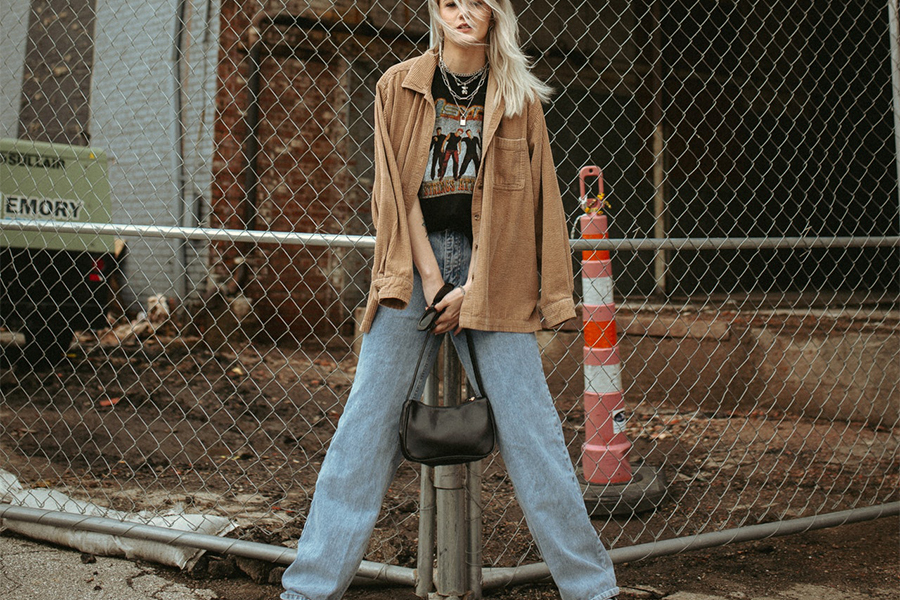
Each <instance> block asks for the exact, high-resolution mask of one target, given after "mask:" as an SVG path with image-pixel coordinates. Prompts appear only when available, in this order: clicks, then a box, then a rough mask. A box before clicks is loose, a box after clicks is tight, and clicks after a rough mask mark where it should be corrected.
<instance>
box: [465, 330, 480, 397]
mask: <svg viewBox="0 0 900 600" xmlns="http://www.w3.org/2000/svg"><path fill="white" fill-rule="evenodd" d="M464 334H465V336H466V346H468V347H469V358H470V359H472V370H473V371H475V385H477V386H478V393H479V394H480V396H481V397H482V398H483V397H484V384H483V383H481V371H479V370H478V360H477V359H476V358H475V343H474V342H473V341H472V336H471V335H469V330H468V329H465V330H464Z"/></svg>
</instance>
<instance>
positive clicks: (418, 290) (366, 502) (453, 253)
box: [281, 0, 618, 600]
mask: <svg viewBox="0 0 900 600" xmlns="http://www.w3.org/2000/svg"><path fill="white" fill-rule="evenodd" d="M428 2H429V13H430V16H431V38H432V47H431V49H430V50H429V51H428V52H427V53H425V54H424V55H422V56H420V57H418V58H415V59H412V60H408V61H406V62H403V63H401V64H399V65H395V66H394V67H392V68H390V69H389V70H388V71H387V72H386V73H385V74H384V76H383V77H382V78H381V80H380V81H379V82H378V86H377V89H376V95H375V183H374V189H373V192H372V194H373V198H372V215H373V220H374V223H375V226H376V229H377V236H376V243H375V257H374V265H373V272H372V285H371V288H370V290H369V299H368V304H367V307H366V312H365V317H364V320H363V323H362V329H363V332H364V336H363V342H362V347H361V352H360V359H359V364H358V367H357V372H356V377H355V380H354V382H353V388H352V390H351V392H350V396H349V398H348V400H347V405H346V408H345V410H344V413H343V415H342V416H341V419H340V425H339V427H338V429H337V432H336V433H335V435H334V438H333V440H332V442H331V446H330V448H329V450H328V453H327V456H326V458H325V461H324V462H323V464H322V470H321V472H320V474H319V479H318V482H317V484H316V491H315V495H314V497H313V502H312V506H311V507H310V513H309V517H308V519H307V521H306V524H305V526H304V529H303V534H302V536H301V538H300V542H299V545H298V550H297V558H296V560H295V561H294V563H293V564H292V565H291V566H290V567H289V568H288V569H287V571H286V572H285V574H284V578H283V580H282V583H283V584H284V587H285V591H284V593H283V594H282V596H281V597H282V598H283V599H284V600H338V599H339V598H340V597H341V596H342V595H343V593H344V591H345V590H346V589H347V586H348V585H349V584H350V581H351V579H352V577H353V575H354V573H355V572H356V570H357V568H358V567H359V564H360V562H361V561H362V558H363V555H364V553H365V550H366V546H367V543H368V540H369V536H370V535H371V532H372V529H373V527H374V526H375V521H376V519H377V517H378V513H379V511H380V508H381V503H382V499H383V497H384V494H385V493H386V491H387V488H388V485H389V484H390V482H391V480H392V479H393V476H394V473H395V471H396V469H397V467H398V465H399V463H400V460H401V454H400V449H399V441H398V436H397V429H398V423H399V419H400V410H401V405H402V402H403V399H404V397H405V395H406V392H407V387H408V386H409V381H410V379H409V378H412V377H413V368H414V366H415V364H416V359H417V357H418V355H419V352H420V350H421V348H422V342H423V339H424V338H423V337H422V336H427V335H430V334H428V333H425V332H421V331H419V330H418V329H417V322H418V321H419V319H420V317H421V316H422V315H423V313H424V311H425V309H426V306H428V305H432V304H433V300H434V299H435V297H436V296H437V295H438V292H439V291H441V292H442V294H443V298H442V299H441V300H440V301H439V302H437V303H436V304H434V308H435V309H436V310H437V311H438V313H439V315H440V316H439V318H438V319H437V322H436V326H435V328H434V329H433V332H434V333H435V334H436V336H432V337H430V338H429V343H428V345H427V350H426V357H427V361H426V365H427V366H430V365H431V364H433V361H434V359H435V356H436V354H437V351H438V346H439V343H440V340H441V337H437V336H439V335H440V334H443V333H447V332H454V333H455V334H458V333H459V332H460V331H461V330H462V329H463V328H466V329H469V330H471V331H470V332H469V334H470V335H471V336H472V340H473V342H474V344H475V347H476V349H477V350H476V354H477V358H478V366H479V369H480V371H481V376H482V379H483V380H484V385H485V388H486V389H485V390H483V391H484V392H485V394H486V395H487V397H489V398H490V399H491V404H492V407H493V411H494V416H495V420H496V424H497V434H498V444H499V449H500V451H501V453H502V454H503V458H504V462H505V463H506V466H507V469H508V471H509V474H510V478H511V479H512V482H513V485H514V487H515V491H516V496H517V498H518V501H519V504H520V505H521V507H522V510H523V511H524V513H525V516H526V518H527V521H528V525H529V528H530V530H531V532H532V535H533V536H534V538H535V540H536V541H537V544H538V546H539V547H540V550H541V553H542V555H543V558H544V560H545V561H546V563H547V565H548V567H549V568H550V572H551V573H552V575H553V578H554V580H555V582H556V584H557V586H558V587H559V590H560V593H561V595H562V598H563V599H564V600H601V599H605V598H613V597H615V596H616V594H617V593H618V588H617V587H616V582H615V575H614V572H613V566H612V562H611V561H610V559H609V555H608V554H607V553H606V550H604V548H603V546H602V545H601V543H600V540H599V538H598V537H597V534H596V532H595V531H594V529H593V527H592V526H591V523H590V519H589V517H588V515H587V512H586V510H585V507H584V503H583V501H582V498H581V489H580V487H579V485H578V482H577V481H576V479H575V473H574V470H573V468H572V463H571V461H570V459H569V455H568V452H567V450H566V447H565V442H564V439H563V434H562V428H561V426H560V422H559V417H558V415H557V413H556V409H555V408H554V406H553V400H552V398H551V397H550V393H549V390H548V389H547V383H546V380H545V378H544V373H543V369H542V366H541V358H540V352H539V349H538V345H537V342H536V339H535V335H534V332H535V331H536V330H537V329H540V327H541V318H540V315H539V310H540V313H542V314H543V318H544V321H545V322H546V324H547V325H548V326H551V327H552V326H555V325H558V324H559V323H561V322H563V321H565V320H567V319H570V318H572V317H574V316H575V309H574V304H573V301H572V285H573V281H572V268H571V259H570V250H569V245H568V234H567V230H566V222H565V214H564V212H563V208H562V201H561V199H560V194H559V189H558V185H557V182H556V173H555V170H554V167H553V159H552V156H551V152H550V146H549V138H548V135H547V128H546V124H545V122H544V114H543V109H542V107H541V100H546V99H547V98H548V96H549V92H550V90H549V88H548V87H547V86H546V85H545V84H543V83H542V82H540V81H539V80H538V79H537V78H536V77H534V75H532V74H531V73H530V72H529V70H528V64H527V60H526V58H525V56H524V55H523V53H522V51H521V50H520V48H519V45H518V25H517V23H516V18H515V15H514V14H513V11H512V7H511V4H510V2H509V0H486V1H484V2H477V1H474V0H428ZM439 129H440V130H441V131H444V132H450V131H458V130H460V129H462V130H463V131H465V130H471V131H472V135H473V136H474V137H478V138H480V139H481V140H482V142H481V157H480V158H481V161H480V164H478V165H476V166H477V167H478V168H477V172H476V174H475V175H474V176H473V175H472V174H471V173H461V172H459V170H458V169H457V172H456V173H453V174H452V176H451V174H449V173H447V174H445V173H443V171H444V168H441V169H439V171H441V172H440V173H435V172H434V169H433V167H432V168H429V165H434V160H435V155H434V152H438V151H441V152H443V153H444V155H442V156H440V157H438V158H439V159H440V160H441V161H442V162H444V161H445V160H446V157H445V155H446V148H443V149H439V147H440V146H441V145H440V144H438V148H435V144H434V143H433V141H434V139H435V136H440V135H441V134H440V132H439ZM443 145H444V146H445V145H446V144H443ZM445 164H446V163H444V165H445ZM454 168H457V167H456V165H454ZM448 284H449V285H448ZM451 288H452V290H451V291H449V293H447V290H448V289H451ZM451 339H452V340H453V343H454V344H455V345H456V349H457V352H458V353H459V355H460V357H461V360H462V361H463V364H464V366H465V367H466V370H467V372H472V371H471V363H470V361H469V353H468V351H467V348H466V343H465V339H464V337H463V336H459V337H457V336H456V335H454V336H451ZM429 370H430V369H429V368H427V367H426V368H425V369H422V370H421V372H420V373H419V374H418V381H417V382H416V385H417V388H416V390H417V394H418V393H421V390H422V388H423V386H424V382H425V378H426V376H427V372H428V371H429Z"/></svg>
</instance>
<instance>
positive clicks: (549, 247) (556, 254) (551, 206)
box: [528, 100, 575, 327]
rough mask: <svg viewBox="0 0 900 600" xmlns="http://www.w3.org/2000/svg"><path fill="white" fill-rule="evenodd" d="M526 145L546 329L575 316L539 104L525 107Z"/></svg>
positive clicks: (562, 220)
mask: <svg viewBox="0 0 900 600" xmlns="http://www.w3.org/2000/svg"><path fill="white" fill-rule="evenodd" d="M528 145H529V148H530V150H531V179H532V190H533V193H534V195H535V236H536V237H535V247H536V248H537V253H538V268H539V269H540V273H541V297H540V304H539V306H540V310H541V314H542V315H543V317H544V324H545V325H546V326H547V327H555V326H557V325H559V324H561V323H563V322H565V321H567V320H569V319H572V318H574V317H575V302H574V301H573V299H572V293H573V291H574V287H575V286H574V281H573V276H572V250H571V248H570V246H569V232H568V229H567V227H566V214H565V210H564V209H563V204H562V197H561V195H560V193H559V183H558V182H557V179H556V167H555V166H554V164H553V153H552V152H551V149H550V136H549V135H548V133H547V124H546V121H545V119H544V109H543V107H542V106H541V103H540V101H537V100H536V101H535V102H534V103H532V105H531V106H529V108H528Z"/></svg>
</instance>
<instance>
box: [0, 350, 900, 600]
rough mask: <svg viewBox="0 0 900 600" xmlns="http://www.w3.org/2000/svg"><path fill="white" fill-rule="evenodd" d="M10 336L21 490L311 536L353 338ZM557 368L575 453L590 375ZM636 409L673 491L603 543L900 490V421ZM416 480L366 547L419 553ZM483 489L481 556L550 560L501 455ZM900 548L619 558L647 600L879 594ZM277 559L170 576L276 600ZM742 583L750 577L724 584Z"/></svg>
mask: <svg viewBox="0 0 900 600" xmlns="http://www.w3.org/2000/svg"><path fill="white" fill-rule="evenodd" d="M14 350H15V349H14V348H5V352H4V354H3V355H0V371H3V377H2V378H0V385H2V395H3V401H2V403H0V459H2V460H3V461H4V462H5V468H6V469H7V470H10V471H12V472H13V473H15V474H16V475H17V477H18V478H19V479H20V481H21V482H22V484H23V485H25V486H26V487H27V486H32V487H51V488H54V489H59V490H61V491H64V492H66V493H68V494H70V495H72V496H74V497H77V498H79V499H85V500H90V501H92V502H95V503H97V504H100V505H101V506H109V507H110V508H114V509H118V510H123V511H138V510H150V511H157V510H161V509H169V508H172V507H173V506H181V507H184V508H185V509H186V510H188V511H191V512H209V513H213V514H219V515H225V516H229V517H231V518H233V519H234V520H235V521H236V522H237V523H238V525H239V528H238V529H237V530H236V531H235V532H233V533H232V534H230V535H233V536H236V537H240V538H242V539H248V540H254V541H261V542H266V543H272V544H280V545H282V544H283V545H289V544H290V543H291V542H292V541H294V540H296V538H297V535H298V534H299V532H300V531H301V530H302V526H303V520H304V516H305V514H306V510H307V508H308V506H309V501H310V498H311V495H312V491H313V489H314V486H315V480H316V477H317V474H318V470H319V466H320V465H321V461H322V459H323V457H324V454H325V449H326V447H327V444H328V441H329V439H330V437H331V435H332V434H333V432H334V430H335V427H336V424H337V422H338V420H339V419H340V415H341V412H342V407H343V404H342V403H343V401H344V400H345V399H346V395H347V392H348V390H349V388H350V384H351V382H352V379H353V375H354V372H355V367H356V362H355V355H354V354H353V352H352V348H351V346H350V343H349V342H348V340H346V339H344V338H335V339H333V340H331V341H329V342H328V343H325V344H313V345H304V346H302V347H299V348H293V349H285V348H280V347H277V346H272V345H268V346H267V345H259V344H256V345H254V344H249V343H234V344H231V345H226V346H222V347H217V348H210V347H209V345H207V344H204V343H203V342H202V340H200V339H198V338H191V337H186V336H177V335H164V334H162V333H160V332H158V333H157V334H154V335H151V336H149V337H145V338H144V339H138V338H136V337H134V336H131V337H129V339H127V340H124V341H123V340H122V339H117V338H116V337H115V336H113V335H111V333H110V332H106V333H105V334H104V335H101V336H99V337H97V336H92V335H90V334H88V335H85V336H82V337H81V338H80V339H79V341H78V344H77V345H76V346H73V348H72V350H71V351H70V354H69V357H68V358H67V359H66V361H65V362H64V363H63V364H61V365H59V366H58V367H57V368H56V369H55V370H53V371H52V372H43V373H38V372H34V371H29V370H24V371H22V370H18V371H14V370H10V369H9V368H8V367H9V364H10V363H11V362H13V361H14ZM545 367H546V368H547V371H548V373H549V377H548V381H549V383H550V387H551V391H552V392H553V394H554V396H555V397H556V398H557V407H558V409H559V411H560V416H561V418H562V421H563V429H564V433H565V435H566V439H567V442H568V443H569V448H570V452H571V454H572V459H573V462H575V463H576V464H578V463H579V462H580V461H579V449H580V448H581V444H582V443H583V437H584V412H583V409H582V402H581V397H582V392H583V389H582V381H583V377H582V376H581V374H580V372H575V371H572V372H565V370H563V369H561V368H560V367H559V365H545ZM4 369H5V370H4ZM632 410H633V414H632V418H631V419H630V420H629V424H628V428H627V433H628V436H629V439H631V440H632V443H633V449H632V457H633V460H636V461H639V462H643V463H644V464H647V465H651V466H653V467H654V468H656V469H658V472H659V473H660V474H661V476H663V477H664V478H665V480H666V482H667V489H666V496H665V499H664V500H663V501H662V503H661V504H660V505H659V506H658V507H657V509H656V510H653V511H650V512H648V513H643V514H640V515H634V516H632V517H631V518H617V519H606V518H604V519H597V520H595V521H594V524H595V526H596V528H597V529H598V533H599V534H600V536H601V538H602V539H603V541H604V543H606V544H607V545H608V546H612V547H625V546H629V545H633V544H638V543H645V542H650V541H653V540H654V539H668V538H674V537H682V536H687V535H692V534H696V533H701V532H705V531H715V530H720V529H728V528H733V527H738V526H741V525H749V524H755V523H764V522H770V521H775V520H780V519H789V518H795V517H800V516H808V515H811V514H818V513H826V512H831V511H835V510H842V509H846V508H852V507H863V506H869V505H872V504H880V503H883V502H889V501H894V500H897V499H898V498H900V464H898V460H900V453H898V445H900V432H898V431H896V430H893V429H883V428H872V427H867V426H865V425H862V424H857V423H837V422H828V421H815V420H811V419H805V418H800V417H796V416H792V415H787V414H784V413H782V412H778V411H773V410H758V411H749V412H744V413H738V412H733V411H732V412H728V413H715V412H713V413H710V412H703V411H699V410H697V408H696V407H680V406H675V405H666V404H659V405H650V404H649V403H641V402H635V404H634V407H633V409H632ZM418 488H419V476H418V472H417V470H416V469H415V468H413V467H412V466H411V465H406V464H405V465H404V466H402V467H401V469H400V472H399V473H398V476H397V478H396V479H395V481H394V484H393V485H392V486H391V489H390V490H389V492H388V495H387V498H386V500H385V505H384V510H383V513H382V518H381V519H380V521H379V523H378V524H377V526H376V530H375V533H374V535H373V539H372V543H371V545H370V549H369V553H368V554H367V556H366V558H367V559H368V560H373V561H380V562H385V563H389V564H395V565H400V566H405V567H413V566H414V565H415V538H416V537H417V527H418V522H417V510H418ZM483 498H484V500H485V508H484V522H485V529H484V531H485V533H484V559H485V562H486V564H489V565H491V566H512V565H515V564H528V563H532V562H536V561H537V560H539V557H538V554H537V551H536V548H535V546H534V542H533V541H532V539H531V537H530V535H529V533H528V531H527V527H526V526H525V523H524V519H523V517H522V513H521V511H520V509H519V508H518V505H517V504H516V503H515V500H514V495H513V490H512V485H511V483H510V482H509V480H508V478H507V477H506V474H505V470H504V468H503V464H502V460H501V459H500V458H499V456H497V457H495V458H494V459H493V460H491V461H490V462H489V463H488V464H487V465H486V467H485V472H484V480H483ZM888 525H890V526H888ZM897 549H898V542H897V521H896V519H894V520H882V521H878V522H876V523H874V524H863V525H856V526H847V527H843V528H838V529H834V530H825V531H822V532H817V533H809V534H805V535H801V536H793V537H791V538H782V539H776V540H770V541H767V542H757V543H748V544H742V545H736V546H729V547H726V548H722V549H718V550H709V551H702V552H695V553H690V554H685V555H683V556H677V557H670V558H660V559H655V560H648V561H644V562H641V563H637V564H634V565H624V566H622V567H621V568H620V571H619V572H620V577H621V580H622V582H623V585H625V586H630V587H634V588H635V589H637V588H641V589H644V588H646V589H651V588H652V590H656V591H652V592H647V593H648V594H650V595H644V596H640V594H639V593H638V592H635V593H636V594H638V595H633V596H632V597H635V598H637V597H645V598H655V597H662V595H664V594H665V593H668V592H667V590H673V589H685V590H696V591H703V590H704V589H708V586H710V585H714V586H717V589H724V590H733V591H734V592H735V593H737V592H740V591H741V589H740V588H741V586H748V589H753V590H765V589H766V586H769V585H785V584H787V583H790V582H793V581H806V580H810V581H821V582H822V583H825V584H827V585H831V584H832V583H833V584H835V585H837V584H838V583H840V584H841V585H847V584H848V582H856V581H859V582H860V583H859V585H860V586H863V587H864V583H863V582H866V581H871V586H872V587H871V589H873V590H874V589H876V588H878V587H879V586H881V583H879V582H888V581H893V584H892V585H894V584H896V582H897V577H898V568H897ZM245 566H246V565H245ZM270 571H271V569H270V568H266V567H264V566H259V565H257V566H256V567H253V568H249V569H247V568H242V567H241V566H240V565H235V564H232V562H230V561H229V560H227V559H218V558H216V557H212V558H211V560H209V561H204V562H202V563H201V564H200V565H198V566H197V567H196V568H195V569H194V570H193V572H192V574H191V575H190V576H189V575H176V574H173V577H185V578H188V579H189V578H190V577H191V576H192V577H197V578H198V579H197V581H200V582H202V583H203V585H209V586H213V587H214V589H216V590H217V591H219V593H220V595H221V598H222V599H223V600H224V599H228V600H231V599H232V598H234V599H235V600H236V599H237V598H251V599H252V598H274V597H276V596H277V593H276V587H275V586H270V585H267V584H266V582H267V581H268V579H269V577H272V574H271V572H270ZM252 578H255V580H256V581H253V579H252ZM732 579H734V580H735V581H740V582H741V583H739V584H735V585H736V587H728V586H729V585H731V584H730V583H729V582H730V581H731V580H732ZM854 585H856V584H854ZM865 585H869V584H865ZM885 585H887V584H885ZM895 587H896V585H895ZM860 589H862V588H860ZM866 589H868V588H866ZM353 594H355V595H353ZM404 594H406V595H404ZM405 597H410V598H411V597H412V595H411V592H410V591H407V590H397V589H379V590H374V589H366V590H356V591H353V592H351V595H350V596H348V598H376V599H379V600H380V599H382V598H405ZM490 597H494V598H502V599H507V598H509V599H511V598H555V597H556V595H555V592H554V591H552V587H550V586H526V587H521V588H516V589H515V590H511V591H501V592H494V593H493V595H491V596H490ZM625 597H626V598H627V597H629V596H628V595H627V594H626V595H625Z"/></svg>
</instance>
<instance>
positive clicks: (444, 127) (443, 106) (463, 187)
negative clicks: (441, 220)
mask: <svg viewBox="0 0 900 600" xmlns="http://www.w3.org/2000/svg"><path fill="white" fill-rule="evenodd" d="M463 110H464V108H463V107H460V106H458V105H456V104H452V103H450V102H447V100H445V99H443V98H439V99H437V100H436V101H435V111H436V119H437V120H436V122H435V131H434V135H433V136H432V137H431V146H430V148H429V160H428V168H427V169H426V170H425V178H424V181H423V182H422V191H421V196H422V197H423V198H433V197H436V196H443V195H445V194H460V193H463V194H471V193H472V190H473V189H474V187H475V177H476V176H477V175H478V166H479V165H480V164H481V129H482V124H483V122H484V107H483V106H472V107H470V108H469V110H468V111H467V113H466V115H465V119H464V122H465V126H462V125H460V122H461V121H463V119H460V114H461V112H462V111H463Z"/></svg>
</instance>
